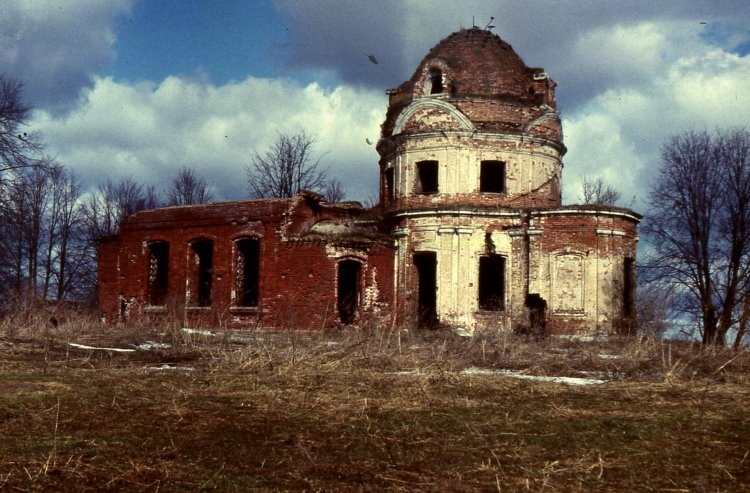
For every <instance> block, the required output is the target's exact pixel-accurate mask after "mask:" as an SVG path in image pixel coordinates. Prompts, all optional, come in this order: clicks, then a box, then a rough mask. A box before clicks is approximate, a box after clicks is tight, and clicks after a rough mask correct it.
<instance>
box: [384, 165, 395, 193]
mask: <svg viewBox="0 0 750 493" xmlns="http://www.w3.org/2000/svg"><path fill="white" fill-rule="evenodd" d="M385 187H386V189H387V190H386V193H387V196H388V200H393V199H394V198H395V197H396V190H394V188H393V168H388V169H386V170H385Z"/></svg>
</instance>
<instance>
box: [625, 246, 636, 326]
mask: <svg viewBox="0 0 750 493" xmlns="http://www.w3.org/2000/svg"><path fill="white" fill-rule="evenodd" d="M634 265H635V261H634V260H633V259H632V258H626V259H625V261H624V264H623V273H622V277H623V283H622V316H623V318H625V319H627V320H630V319H632V318H633V315H634V314H635V303H634V302H633V298H634V291H635V268H634Z"/></svg>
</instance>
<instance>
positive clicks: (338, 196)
mask: <svg viewBox="0 0 750 493" xmlns="http://www.w3.org/2000/svg"><path fill="white" fill-rule="evenodd" d="M323 197H325V201H326V202H328V203H329V204H334V203H336V202H341V201H342V200H344V199H345V198H346V192H344V189H343V188H342V187H341V182H340V181H339V180H338V179H337V178H331V179H330V180H328V181H327V182H326V184H325V186H324V187H323Z"/></svg>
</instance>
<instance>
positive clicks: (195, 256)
mask: <svg viewBox="0 0 750 493" xmlns="http://www.w3.org/2000/svg"><path fill="white" fill-rule="evenodd" d="M190 247H191V248H190V250H191V252H190V256H191V258H190V260H191V263H190V272H189V274H188V275H189V277H188V292H189V294H190V296H189V299H188V304H189V305H190V306H211V277H212V276H211V273H212V272H213V251H214V242H213V241H211V240H200V241H194V242H193V243H192V244H191V245H190Z"/></svg>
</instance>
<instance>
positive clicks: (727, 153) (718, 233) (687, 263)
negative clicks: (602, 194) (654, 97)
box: [643, 129, 750, 345]
mask: <svg viewBox="0 0 750 493" xmlns="http://www.w3.org/2000/svg"><path fill="white" fill-rule="evenodd" d="M649 201H650V207H649V214H648V216H647V220H646V221H645V223H644V227H643V231H644V232H645V233H646V234H647V235H648V238H649V239H650V247H651V252H650V256H649V259H648V262H647V265H646V267H647V269H645V271H644V272H645V273H646V275H647V276H649V277H651V278H655V279H659V280H661V281H663V282H669V283H670V284H672V285H673V286H675V292H676V293H677V294H676V296H677V299H678V308H679V309H680V310H681V312H682V313H684V314H686V315H688V316H690V317H691V318H692V319H693V320H695V321H696V325H697V327H698V328H699V331H700V335H701V339H702V342H703V343H704V344H724V343H725V342H726V337H727V334H728V333H730V331H732V330H736V331H737V336H736V337H735V344H736V345H739V344H741V340H742V337H743V336H744V334H745V332H746V326H747V323H748V319H749V318H750V133H748V132H747V131H746V130H744V129H743V130H733V131H728V132H724V131H717V132H716V133H715V134H713V135H711V134H709V133H708V132H705V131H704V132H700V133H698V132H685V133H683V134H680V135H677V136H674V137H672V138H671V139H670V140H669V141H668V142H667V143H666V144H665V145H664V147H663V149H662V164H661V167H660V169H659V174H658V176H657V178H656V181H655V182H654V184H653V186H652V189H651V193H650V196H649Z"/></svg>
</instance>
